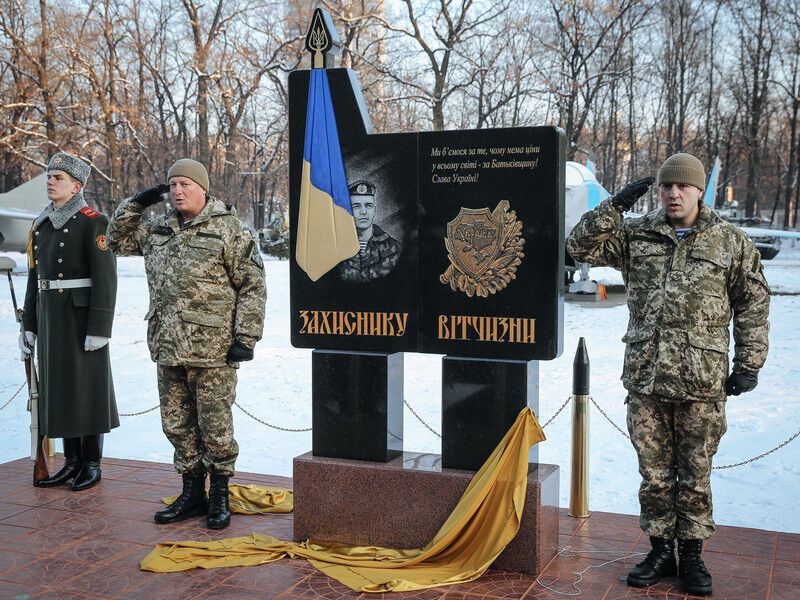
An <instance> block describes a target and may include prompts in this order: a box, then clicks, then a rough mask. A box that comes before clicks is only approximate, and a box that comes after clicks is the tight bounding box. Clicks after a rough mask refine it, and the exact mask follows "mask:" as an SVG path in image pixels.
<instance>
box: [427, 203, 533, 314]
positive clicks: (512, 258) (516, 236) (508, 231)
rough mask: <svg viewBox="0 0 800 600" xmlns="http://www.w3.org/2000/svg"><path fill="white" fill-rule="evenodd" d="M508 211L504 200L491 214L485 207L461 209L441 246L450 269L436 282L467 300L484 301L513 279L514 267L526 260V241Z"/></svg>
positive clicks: (516, 221) (448, 228) (520, 224)
mask: <svg viewBox="0 0 800 600" xmlns="http://www.w3.org/2000/svg"><path fill="white" fill-rule="evenodd" d="M508 209H509V204H508V201H506V200H501V201H500V203H499V204H498V205H497V207H496V208H495V209H494V210H493V211H492V212H489V209H488V208H478V209H475V208H463V207H462V208H461V211H460V212H459V213H458V216H457V217H456V218H455V219H453V220H452V221H450V222H449V223H448V224H447V237H446V238H445V240H444V245H445V247H446V248H447V256H448V258H449V259H450V266H449V267H447V270H446V271H445V272H444V273H443V274H442V275H440V276H439V281H441V282H442V283H444V284H448V285H450V288H451V289H452V290H453V291H458V290H460V291H462V292H464V293H465V294H466V295H467V296H469V297H470V298H471V297H472V296H481V297H483V298H487V297H488V296H489V294H496V293H497V292H499V291H500V290H502V289H504V288H505V287H506V286H507V285H508V284H509V283H510V282H511V280H512V279H516V277H517V275H516V273H517V267H518V266H519V265H520V263H522V259H523V258H524V257H525V254H524V253H523V252H522V246H523V245H524V244H525V239H524V238H523V237H522V222H521V221H518V220H517V215H516V213H515V212H514V211H513V210H511V211H509V210H508Z"/></svg>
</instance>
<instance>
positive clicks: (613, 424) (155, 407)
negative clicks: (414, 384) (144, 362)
mask: <svg viewBox="0 0 800 600" xmlns="http://www.w3.org/2000/svg"><path fill="white" fill-rule="evenodd" d="M24 387H25V383H24V382H23V383H22V385H21V386H19V389H18V390H17V391H16V392H14V395H13V396H11V398H9V399H8V400H7V401H6V403H5V404H3V406H0V410H3V409H4V408H5V407H6V406H8V405H9V404H11V401H12V400H13V399H14V398H16V397H17V396H18V395H19V393H20V392H21V391H22V389H23V388H24ZM571 399H572V396H567V399H566V400H565V401H564V403H563V404H562V405H561V406H560V407H559V408H558V410H557V411H556V412H555V414H554V415H553V416H552V417H550V418H549V419H548V420H547V422H546V423H545V424H544V425H542V429H544V428H545V427H547V426H548V425H550V423H552V422H553V420H554V419H555V418H556V417H557V416H558V415H560V414H561V413H562V412H563V411H564V409H565V408H566V407H567V405H568V404H569V401H570V400H571ZM589 400H591V401H592V404H593V405H594V407H595V408H596V409H597V410H599V411H600V414H601V415H603V417H605V419H606V421H608V422H609V423H610V424H611V426H612V427H613V428H614V429H616V430H617V431H618V432H619V433H620V434H621V435H622V437H624V438H625V439H627V440H630V439H631V437H630V436H629V435H628V434H627V433H625V432H624V431H623V430H622V429H621V428H620V427H619V425H617V424H616V423H615V422H614V421H613V420H612V419H611V417H609V416H608V413H606V411H604V410H603V408H602V407H601V406H600V405H599V404H598V403H597V401H596V400H595V399H594V398H593V397H592V396H589ZM234 404H235V405H236V407H237V408H238V409H239V410H241V411H242V412H243V413H244V414H246V415H247V416H248V417H250V418H251V419H253V420H254V421H257V422H258V423H261V424H262V425H264V426H266V427H269V428H270V429H276V430H278V431H288V432H291V433H301V432H305V431H311V427H306V428H297V429H295V428H292V427H281V426H280V425H273V424H272V423H267V422H266V421H264V420H262V419H259V418H258V417H257V416H255V415H254V414H253V413H251V412H250V411H248V410H247V409H246V408H244V407H243V406H242V405H241V404H239V403H238V402H234ZM403 404H405V405H406V407H408V410H410V411H411V414H412V415H414V416H415V417H416V418H417V420H418V421H419V422H420V423H422V424H423V425H424V426H425V428H426V429H427V430H428V431H430V432H431V433H432V434H433V435H435V436H436V437H438V438H441V437H442V434H441V433H439V432H438V431H436V430H435V429H434V428H433V427H431V426H430V425H428V424H427V423H426V422H425V420H424V419H423V418H422V417H420V416H419V414H418V413H417V411H415V410H414V409H413V408H412V406H411V405H410V404H409V403H408V400H406V399H403ZM159 407H160V405H159V404H157V405H155V406H154V407H153V408H148V409H147V410H143V411H140V412H135V413H119V416H120V417H138V416H139V415H144V414H147V413H149V412H153V411H154V410H157V409H158V408H159ZM394 437H397V436H394ZM798 437H800V430H798V431H796V432H795V433H794V434H792V435H791V436H789V438H788V439H787V440H785V441H784V442H782V443H780V444H778V445H777V446H775V447H774V448H772V449H771V450H767V451H766V452H762V453H761V454H759V455H757V456H754V457H753V458H748V459H747V460H743V461H741V462H737V463H731V464H729V465H719V466H718V467H711V468H712V470H714V471H717V470H722V469H733V468H735V467H741V466H744V465H748V464H750V463H753V462H755V461H757V460H760V459H762V458H764V457H765V456H769V455H770V454H772V453H773V452H777V451H778V450H780V449H781V448H783V447H784V446H787V445H788V444H790V443H791V442H793V441H794V440H795V439H797V438H798ZM398 439H399V438H398Z"/></svg>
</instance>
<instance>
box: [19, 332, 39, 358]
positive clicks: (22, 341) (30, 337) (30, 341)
mask: <svg viewBox="0 0 800 600" xmlns="http://www.w3.org/2000/svg"><path fill="white" fill-rule="evenodd" d="M18 343H19V349H20V350H22V355H21V357H20V358H22V360H25V359H26V358H28V355H29V354H30V353H31V352H33V348H35V347H36V334H35V333H33V332H32V331H26V332H25V333H24V334H23V333H22V332H21V331H20V332H19V339H18Z"/></svg>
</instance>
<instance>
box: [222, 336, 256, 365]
mask: <svg viewBox="0 0 800 600" xmlns="http://www.w3.org/2000/svg"><path fill="white" fill-rule="evenodd" d="M225 360H227V361H228V362H243V361H246V360H253V349H252V348H248V347H247V346H245V345H244V344H243V343H242V342H240V341H239V340H234V341H233V343H232V344H231V347H230V348H228V354H227V356H225Z"/></svg>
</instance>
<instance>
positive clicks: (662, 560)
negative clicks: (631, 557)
mask: <svg viewBox="0 0 800 600" xmlns="http://www.w3.org/2000/svg"><path fill="white" fill-rule="evenodd" d="M650 545H651V546H652V547H653V549H652V550H650V552H649V553H648V554H647V556H646V557H645V559H644V560H643V561H642V562H640V563H639V564H638V565H636V566H635V567H634V568H633V569H632V570H631V572H630V573H628V585H630V586H633V587H649V586H651V585H654V584H656V583H658V581H659V579H661V578H662V577H674V576H675V575H677V574H678V565H677V564H676V563H675V542H674V540H671V539H669V540H668V539H664V538H657V537H651V538H650Z"/></svg>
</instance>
